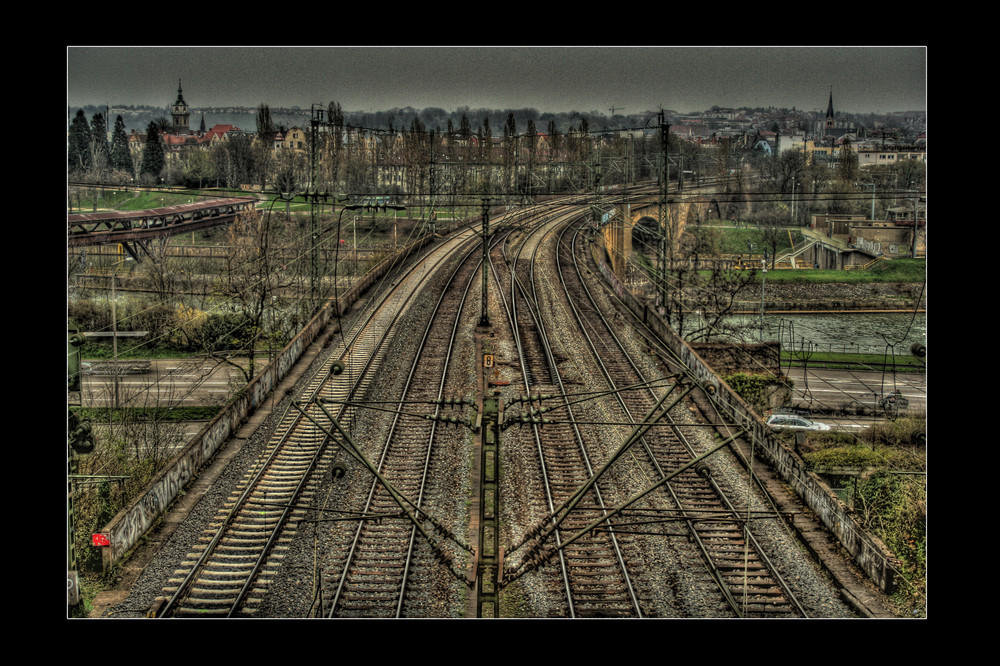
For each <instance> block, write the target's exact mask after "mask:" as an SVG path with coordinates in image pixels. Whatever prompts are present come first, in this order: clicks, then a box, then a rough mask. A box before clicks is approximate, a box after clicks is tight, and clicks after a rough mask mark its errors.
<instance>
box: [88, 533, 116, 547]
mask: <svg viewBox="0 0 1000 666" xmlns="http://www.w3.org/2000/svg"><path fill="white" fill-rule="evenodd" d="M90 540H91V542H92V543H93V544H94V545H95V546H110V545H111V537H109V536H108V535H107V534H92V535H91V537H90Z"/></svg>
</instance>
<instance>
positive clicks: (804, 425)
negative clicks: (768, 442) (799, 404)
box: [767, 414, 830, 430]
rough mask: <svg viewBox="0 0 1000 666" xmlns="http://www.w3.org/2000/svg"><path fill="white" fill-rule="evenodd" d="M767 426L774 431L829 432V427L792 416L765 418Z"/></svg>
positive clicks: (780, 415)
mask: <svg viewBox="0 0 1000 666" xmlns="http://www.w3.org/2000/svg"><path fill="white" fill-rule="evenodd" d="M767 425H768V426H770V427H772V428H774V429H775V430H829V429H830V426H828V425H827V424H825V423H820V422H819V421H810V420H809V419H807V418H805V417H804V416H796V415H794V414H774V415H773V416H769V417H768V418H767Z"/></svg>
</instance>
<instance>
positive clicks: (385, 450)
mask: <svg viewBox="0 0 1000 666" xmlns="http://www.w3.org/2000/svg"><path fill="white" fill-rule="evenodd" d="M462 251H466V252H467V254H466V256H465V257H464V258H463V259H462V260H461V261H460V262H458V265H457V266H456V268H455V270H454V271H453V273H452V275H451V276H450V277H449V279H448V283H447V284H446V285H445V287H444V289H443V290H442V293H441V295H440V297H439V298H438V301H437V302H436V304H435V306H434V308H433V311H432V313H431V314H430V316H429V317H428V322H427V325H426V326H425V327H424V333H423V336H422V338H421V340H420V344H419V346H418V350H417V353H416V354H415V355H414V360H413V362H412V363H411V367H410V371H409V374H408V376H407V379H406V383H405V385H404V388H403V394H404V395H405V394H406V393H407V392H408V391H409V388H410V385H411V383H412V380H413V377H414V374H415V373H416V370H417V367H418V364H419V363H420V362H421V360H422V356H423V351H424V348H425V345H426V342H427V339H428V337H429V335H430V332H431V329H432V327H433V325H434V323H435V320H436V318H437V315H438V312H439V311H440V308H441V304H442V303H443V302H444V298H445V296H446V294H447V293H448V289H449V287H450V285H451V283H452V281H453V280H454V279H455V277H456V275H457V274H458V272H459V271H460V270H461V269H462V268H463V266H464V265H465V263H466V262H467V261H469V259H470V257H471V256H473V255H474V254H475V251H476V248H474V247H473V248H469V249H467V250H466V249H465V248H463V250H462ZM470 286H471V281H470V283H469V284H468V285H467V286H466V291H465V293H464V294H463V296H462V303H463V304H464V302H465V298H466V295H467V294H468V289H469V287H470ZM460 313H461V310H459V314H460ZM459 320H460V317H459V316H458V315H456V317H455V323H454V324H453V328H452V335H451V343H452V345H453V344H454V340H455V336H456V331H457V327H458V323H459ZM450 358H451V346H449V349H448V353H447V356H446V359H445V362H444V370H443V371H442V373H441V383H440V386H439V390H438V398H439V399H440V397H441V395H442V392H443V390H444V383H445V378H446V377H447V367H448V361H449V360H450ZM439 409H440V407H436V408H435V414H436V413H437V411H438V410H439ZM399 418H400V414H399V413H398V412H397V413H396V416H395V417H394V419H393V422H392V425H391V426H390V429H389V432H388V435H387V436H386V440H385V441H386V443H385V446H383V447H382V453H381V456H380V458H379V461H378V464H377V466H376V470H377V472H378V473H379V474H381V472H382V470H383V468H384V466H385V463H386V459H387V456H388V455H389V449H390V448H391V441H392V438H393V435H394V434H395V431H396V427H397V424H398V423H399ZM436 426H437V424H436V422H432V423H431V440H433V437H434V432H435V431H436ZM432 448H433V447H432V445H431V443H430V442H429V443H428V451H427V455H426V456H425V460H424V465H423V470H422V475H421V481H420V494H419V495H418V498H417V500H416V501H413V500H410V504H412V505H413V506H415V507H416V508H417V509H418V510H419V508H420V501H421V499H422V494H423V488H424V486H425V484H426V477H427V471H428V465H429V460H430V451H431V449H432ZM378 487H379V479H378V478H377V477H376V478H375V479H373V481H372V484H371V486H370V487H369V491H368V495H367V499H366V502H365V505H364V509H363V512H364V513H368V512H369V510H370V508H371V504H372V502H373V501H374V498H375V493H376V490H377V489H378ZM363 531H364V523H363V522H359V524H358V527H357V528H356V530H355V534H354V538H353V540H352V542H351V546H350V549H349V551H348V554H347V557H346V560H345V562H344V568H343V571H342V572H341V576H340V580H339V581H338V583H337V587H336V589H335V591H334V596H333V598H332V600H331V602H330V610H329V612H328V614H327V617H330V618H332V617H334V616H335V613H336V609H337V605H338V603H339V602H340V598H341V595H342V594H343V592H344V587H345V585H346V582H347V577H348V574H349V572H350V569H351V563H352V562H353V560H354V557H355V555H356V553H357V549H358V545H359V543H360V541H361V539H362V534H363ZM416 531H417V526H416V525H413V526H412V527H411V534H410V542H409V546H408V548H407V554H406V556H405V563H404V576H403V581H402V584H401V586H400V590H399V597H398V599H397V602H396V617H400V613H401V611H402V603H403V591H404V589H405V586H406V578H407V576H408V572H409V566H410V563H411V558H412V554H413V547H414V543H415V538H416Z"/></svg>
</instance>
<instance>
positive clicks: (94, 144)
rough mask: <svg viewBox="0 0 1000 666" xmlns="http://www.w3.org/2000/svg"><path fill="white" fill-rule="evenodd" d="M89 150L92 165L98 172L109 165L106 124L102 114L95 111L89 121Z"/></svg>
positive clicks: (109, 155)
mask: <svg viewBox="0 0 1000 666" xmlns="http://www.w3.org/2000/svg"><path fill="white" fill-rule="evenodd" d="M90 151H91V156H92V157H91V160H92V165H93V166H94V168H95V169H97V170H98V171H99V172H102V171H104V170H105V169H107V168H108V167H109V166H110V165H111V150H110V149H109V148H108V126H107V123H105V122H104V115H103V114H100V113H95V114H94V118H93V119H92V120H91V122H90Z"/></svg>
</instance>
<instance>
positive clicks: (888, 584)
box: [591, 237, 895, 593]
mask: <svg viewBox="0 0 1000 666" xmlns="http://www.w3.org/2000/svg"><path fill="white" fill-rule="evenodd" d="M598 238H599V237H598ZM591 248H592V249H591V253H592V257H593V259H594V262H595V263H596V264H597V266H598V267H599V268H600V271H601V273H602V274H603V275H604V277H605V279H606V280H607V281H608V283H609V284H610V285H611V286H612V288H613V290H614V291H615V293H616V294H617V296H618V298H619V299H620V301H621V303H622V304H624V305H625V307H627V308H628V309H629V310H631V311H632V313H633V314H634V315H635V316H636V317H638V318H639V319H640V320H642V321H643V322H644V323H645V324H646V326H648V327H649V329H650V330H651V331H653V332H654V333H655V334H656V335H658V336H659V337H660V339H661V340H662V341H663V343H664V344H666V345H667V347H669V348H670V350H671V351H672V352H673V353H674V354H675V355H676V356H677V358H678V359H680V360H681V362H683V363H684V364H685V365H686V366H687V368H688V369H689V371H690V372H691V374H692V376H693V378H694V380H695V381H697V382H698V383H699V384H701V385H702V386H703V387H704V386H709V385H710V386H713V387H715V394H714V395H713V396H711V399H712V401H713V402H714V403H715V405H716V407H717V408H718V409H719V411H720V413H723V414H726V415H728V416H729V418H731V419H732V422H733V423H738V424H740V425H741V426H742V427H743V428H744V429H745V430H746V431H747V433H748V436H749V437H752V438H753V440H754V441H755V442H756V447H757V448H758V450H762V451H763V455H764V457H765V459H766V460H767V462H768V464H770V466H771V467H772V468H774V469H775V470H776V471H777V473H778V474H779V475H780V476H781V477H782V478H783V479H784V480H785V481H786V482H787V483H788V484H789V485H790V486H791V487H792V488H794V489H795V492H796V493H798V495H799V496H800V497H801V498H802V500H803V501H804V502H805V504H806V505H807V506H808V507H809V508H810V509H812V510H813V511H814V512H815V513H816V515H817V516H818V517H819V520H820V521H821V522H822V523H823V525H824V526H826V527H827V528H828V529H829V530H830V531H831V532H832V533H833V534H834V535H835V536H836V537H837V539H838V540H839V541H840V543H841V544H842V545H843V546H844V549H845V550H847V552H848V553H850V555H851V557H852V558H853V560H854V562H855V563H856V564H857V565H858V566H859V567H860V568H861V569H862V570H863V571H864V572H865V573H866V574H867V575H868V577H869V578H870V579H871V580H872V581H873V582H874V583H875V584H876V585H878V586H879V588H881V589H882V590H883V591H884V592H887V593H889V592H892V590H893V589H894V587H895V580H894V571H893V567H892V565H891V555H890V553H889V552H888V550H887V549H886V548H885V546H884V545H883V544H882V543H881V541H879V539H877V538H876V537H875V536H873V535H871V534H869V533H867V532H866V531H865V530H864V529H863V528H862V527H861V525H859V524H858V522H857V521H856V520H855V519H854V517H853V516H852V515H851V514H850V512H849V511H848V508H847V506H846V505H845V504H844V503H843V502H841V501H840V500H839V499H838V498H837V497H836V496H835V495H834V494H833V492H832V491H831V490H830V488H829V487H828V486H827V485H826V484H825V483H823V482H822V480H820V478H819V477H818V476H816V475H815V474H813V473H812V472H809V471H808V470H806V469H805V465H804V463H803V461H802V459H801V458H800V457H799V456H798V455H797V454H795V453H794V452H793V451H791V450H789V449H786V448H785V447H784V446H783V445H782V444H781V443H780V442H778V441H777V440H776V439H775V438H774V437H773V436H772V435H771V432H770V430H769V429H768V428H767V426H766V425H764V421H763V419H762V418H761V417H760V415H758V414H757V413H756V412H754V411H753V409H751V408H750V406H749V405H747V404H746V402H744V401H743V399H742V398H740V396H738V395H737V394H736V393H734V392H733V390H732V389H730V388H729V386H728V385H727V384H726V383H725V382H723V381H722V380H721V379H720V378H719V376H718V375H717V374H716V373H715V371H714V370H713V369H712V368H711V367H709V365H708V364H707V363H705V361H704V360H703V359H702V358H701V357H700V356H699V355H698V354H697V353H696V352H695V351H694V350H693V349H692V348H691V346H690V345H688V343H687V342H685V341H684V340H683V339H682V338H680V337H678V336H677V334H676V333H675V332H674V330H673V329H672V328H671V327H670V326H669V325H668V324H666V322H664V321H663V319H661V318H660V316H659V315H658V314H656V313H655V312H654V311H652V310H650V309H649V307H648V306H646V305H645V304H644V303H641V302H639V301H638V300H637V299H636V298H635V297H634V296H632V294H631V292H630V291H629V290H628V289H626V288H625V287H624V285H622V284H621V283H620V282H619V281H618V279H617V277H616V276H615V275H614V273H613V272H612V271H611V269H610V266H609V265H608V263H607V261H606V259H605V257H606V255H605V250H604V248H603V246H602V245H601V243H600V242H599V241H598V242H595V243H593V244H592V245H591Z"/></svg>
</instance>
